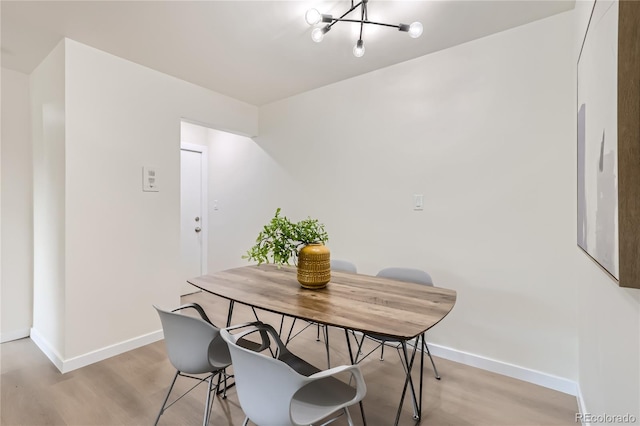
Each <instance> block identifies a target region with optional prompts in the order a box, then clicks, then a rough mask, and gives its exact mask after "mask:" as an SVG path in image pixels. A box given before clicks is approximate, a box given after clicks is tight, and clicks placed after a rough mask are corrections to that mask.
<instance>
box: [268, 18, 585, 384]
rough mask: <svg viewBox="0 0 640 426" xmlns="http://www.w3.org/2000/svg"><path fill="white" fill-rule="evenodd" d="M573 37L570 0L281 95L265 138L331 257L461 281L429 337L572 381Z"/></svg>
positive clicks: (370, 269) (271, 108) (454, 283)
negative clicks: (415, 201) (422, 52)
mask: <svg viewBox="0 0 640 426" xmlns="http://www.w3.org/2000/svg"><path fill="white" fill-rule="evenodd" d="M572 37H573V16H572V15H571V14H567V13H565V14H562V15H558V16H554V17H551V18H548V19H545V20H542V21H538V22H535V23H533V24H530V25H527V26H524V27H520V28H516V29H513V30H510V31H506V32H502V33H499V34H496V35H493V36H490V37H486V38H484V39H481V40H477V41H474V42H471V43H467V44H464V45H460V46H457V47H454V48H451V49H447V50H445V51H441V52H438V53H435V54H431V55H427V56H424V57H421V58H418V59H415V60H412V61H408V62H405V63H402V64H399V65H395V66H392V67H389V68H386V69H382V70H379V71H375V72H372V73H369V74H366V75H362V76H359V77H356V78H352V79H350V80H347V81H344V82H341V83H337V84H334V85H331V86H327V87H324V88H321V89H318V90H314V91H311V92H307V93H304V94H302V95H299V96H295V97H292V98H289V99H286V100H283V101H280V102H276V103H273V104H270V105H267V106H264V107H262V108H261V109H260V136H259V137H258V138H257V139H256V140H257V142H258V143H259V144H260V146H261V147H262V148H264V149H265V151H267V152H268V153H269V154H270V155H272V156H273V157H274V158H275V159H276V160H277V161H278V162H279V164H281V165H282V166H283V167H284V168H285V169H286V170H287V172H288V173H290V174H291V175H292V176H294V177H295V179H296V180H297V181H298V182H299V183H300V187H301V188H304V191H306V194H305V195H307V196H308V197H309V198H310V199H312V201H310V203H309V204H308V205H307V206H306V207H307V209H308V210H309V211H311V212H312V213H311V214H312V215H313V216H315V217H317V218H318V219H320V220H321V221H323V222H325V223H326V225H327V230H328V232H329V236H330V240H329V243H328V245H329V247H330V248H331V251H332V256H335V257H339V258H346V259H350V260H352V261H354V262H355V263H356V264H357V266H358V268H359V271H361V272H364V273H370V274H375V273H376V272H377V271H378V270H379V269H381V268H383V267H385V266H391V265H398V266H413V267H418V268H423V269H425V270H427V271H429V272H430V273H431V274H432V275H433V278H434V280H435V283H436V285H441V286H443V287H448V288H452V289H455V290H457V292H458V301H457V304H456V306H455V308H454V310H453V311H452V313H451V314H450V315H449V317H448V318H446V319H445V320H444V321H443V322H442V323H441V324H440V325H438V326H437V327H435V328H434V329H433V330H432V331H430V332H429V340H430V341H432V342H434V343H436V344H439V345H443V346H446V347H450V348H454V349H456V350H458V351H464V352H470V353H472V354H475V355H477V356H481V357H486V358H490V359H493V360H497V361H500V362H502V363H506V364H514V365H516V366H521V367H524V368H527V369H531V370H536V371H539V372H543V373H545V374H547V375H550V376H559V377H561V378H565V379H568V380H569V381H575V380H576V379H577V376H578V372H577V366H576V359H577V325H576V302H575V296H576V284H577V283H576V281H575V229H576V226H575V202H574V199H575V179H574V171H575V170H574V169H573V167H572V165H573V164H574V163H575V152H574V146H575V139H574V127H575V123H574V113H575V111H574V100H575V98H574V89H573V86H574V84H575V80H574V75H573V70H574V61H573V58H572V55H571V53H572V48H573V45H572V42H573V38H572ZM413 194H424V197H425V198H424V199H425V209H424V211H413V210H412V195H413ZM302 202H304V200H301V203H302Z"/></svg>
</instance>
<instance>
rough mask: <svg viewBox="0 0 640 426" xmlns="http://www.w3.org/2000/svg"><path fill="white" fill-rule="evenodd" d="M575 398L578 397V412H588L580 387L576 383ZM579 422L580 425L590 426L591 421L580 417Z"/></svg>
mask: <svg viewBox="0 0 640 426" xmlns="http://www.w3.org/2000/svg"><path fill="white" fill-rule="evenodd" d="M577 398H578V411H579V413H580V414H583V415H584V414H586V413H588V412H589V411H588V410H587V406H586V405H585V403H584V397H583V396H582V388H580V385H578V395H577ZM576 423H577V422H576ZM581 423H582V426H591V422H587V421H585V420H584V419H582V417H581Z"/></svg>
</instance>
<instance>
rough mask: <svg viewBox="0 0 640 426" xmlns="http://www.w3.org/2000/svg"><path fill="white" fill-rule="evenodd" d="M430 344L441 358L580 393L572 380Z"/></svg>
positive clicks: (433, 351) (560, 389)
mask: <svg viewBox="0 0 640 426" xmlns="http://www.w3.org/2000/svg"><path fill="white" fill-rule="evenodd" d="M427 343H428V342H427ZM428 344H429V351H430V352H431V353H432V354H433V355H435V356H438V357H440V358H445V359H448V360H450V361H455V362H459V363H461V364H465V365H470V366H472V367H477V368H480V369H482V370H487V371H491V372H493V373H498V374H502V375H503V376H507V377H513V378H514V379H519V380H523V381H525V382H529V383H533V384H536V385H539V386H543V387H545V388H549V389H553V390H557V391H559V392H563V393H566V394H569V395H573V396H577V395H578V384H577V383H576V382H574V381H572V380H569V379H565V378H563V377H558V376H554V375H551V374H547V373H543V372H541V371H536V370H531V369H529V368H525V367H521V366H518V365H514V364H509V363H506V362H503V361H497V360H495V359H491V358H485V357H483V356H480V355H475V354H471V353H468V352H463V351H459V350H456V349H451V348H447V347H445V346H439V345H436V344H433V343H428Z"/></svg>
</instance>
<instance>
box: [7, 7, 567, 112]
mask: <svg viewBox="0 0 640 426" xmlns="http://www.w3.org/2000/svg"><path fill="white" fill-rule="evenodd" d="M350 5H351V2H350V1H349V0H342V1H335V0H333V1H316V0H309V1H291V0H290V1H240V0H235V1H175V0H174V1H66V2H65V1H42V2H37V1H7V0H2V2H1V14H2V15H1V19H2V23H1V24H2V27H1V29H2V34H1V35H2V39H1V40H2V66H3V67H5V68H9V69H13V70H16V71H21V72H24V73H31V71H33V69H34V68H35V67H36V66H37V65H38V64H39V63H40V61H42V59H44V57H45V56H46V55H47V54H48V53H49V52H50V51H51V50H52V49H53V47H54V46H55V45H56V44H57V43H58V42H59V41H60V40H61V39H62V38H63V37H68V38H71V39H74V40H76V41H78V42H81V43H84V44H87V45H89V46H93V47H95V48H98V49H100V50H103V51H106V52H109V53H112V54H114V55H117V56H120V57H122V58H125V59H128V60H130V61H133V62H136V63H139V64H141V65H145V66H147V67H150V68H153V69H156V70H158V71H161V72H163V73H166V74H169V75H172V76H175V77H178V78H181V79H183V80H186V81H189V82H192V83H195V84H197V85H199V86H203V87H207V88H209V89H211V90H214V91H216V92H219V93H223V94H225V95H228V96H231V97H233V98H236V99H239V100H242V101H245V102H247V103H250V104H253V105H263V104H266V103H269V102H272V101H275V100H278V99H283V98H286V97H288V96H292V95H295V94H298V93H302V92H305V91H308V90H311V89H314V88H317V87H321V86H325V85H327V84H330V83H334V82H337V81H340V80H344V79H347V78H350V77H353V76H356V75H359V74H363V73H366V72H369V71H373V70H375V69H379V68H382V67H386V66H389V65H392V64H396V63H399V62H403V61H406V60H409V59H413V58H416V57H419V56H423V55H426V54H428V53H431V52H435V51H438V50H442V49H446V48H448V47H451V46H455V45H457V44H460V43H464V42H467V41H470V40H473V39H477V38H480V37H484V36H487V35H490V34H493V33H496V32H499V31H503V30H506V29H509V28H513V27H516V26H519V25H523V24H526V23H529V22H532V21H535V20H538V19H542V18H545V17H547V16H550V15H553V14H556V13H561V12H564V11H567V10H570V9H572V8H573V6H574V1H573V0H571V1H568V0H561V1H554V0H534V1H526V0H515V1H506V0H498V1H483V0H471V1H455V0H443V1H402V0H395V1H382V0H370V2H369V6H368V9H369V19H370V20H372V21H381V22H385V23H392V24H398V23H400V22H402V23H407V24H410V23H411V22H414V21H420V22H422V24H423V25H424V33H423V35H422V37H420V38H417V39H412V38H410V37H409V36H408V35H407V33H401V32H399V31H397V30H395V29H393V28H387V27H378V26H372V25H369V26H366V27H365V33H364V37H363V38H364V42H365V47H366V54H365V55H364V56H363V57H362V58H356V57H354V56H353V54H352V48H353V45H354V44H355V41H356V39H357V35H356V31H357V30H358V27H357V24H350V23H344V22H341V23H338V24H336V25H335V26H334V27H333V29H332V30H331V32H329V33H327V35H326V36H325V39H324V41H323V42H322V43H314V42H313V41H312V40H311V28H310V27H309V26H308V25H307V24H306V22H305V21H304V13H305V11H306V10H307V9H309V8H310V7H316V8H317V9H318V10H320V11H321V12H322V13H331V14H333V15H334V16H337V15H341V14H342V13H343V12H345V11H346V10H348V8H349V7H350Z"/></svg>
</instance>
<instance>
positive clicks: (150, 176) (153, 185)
mask: <svg viewBox="0 0 640 426" xmlns="http://www.w3.org/2000/svg"><path fill="white" fill-rule="evenodd" d="M142 190H143V191H144V192H159V191H160V187H159V186H158V168H157V167H154V166H144V167H143V168H142Z"/></svg>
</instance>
